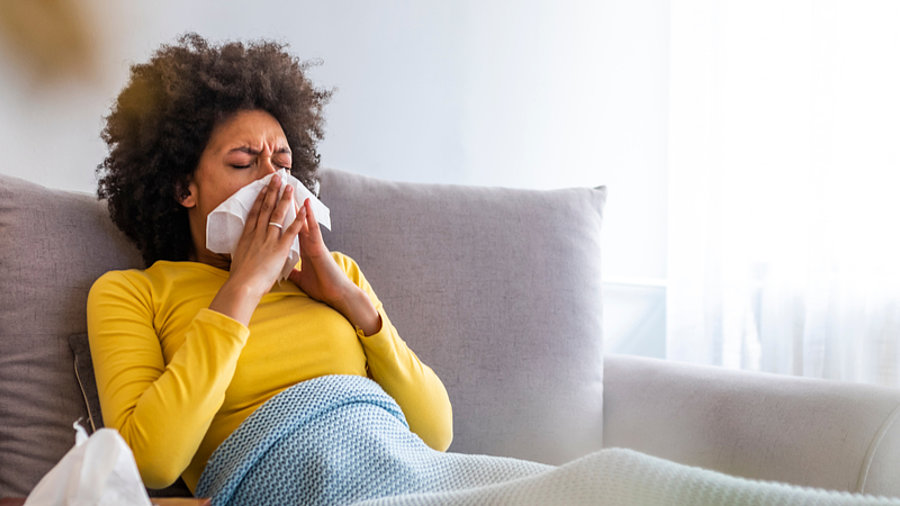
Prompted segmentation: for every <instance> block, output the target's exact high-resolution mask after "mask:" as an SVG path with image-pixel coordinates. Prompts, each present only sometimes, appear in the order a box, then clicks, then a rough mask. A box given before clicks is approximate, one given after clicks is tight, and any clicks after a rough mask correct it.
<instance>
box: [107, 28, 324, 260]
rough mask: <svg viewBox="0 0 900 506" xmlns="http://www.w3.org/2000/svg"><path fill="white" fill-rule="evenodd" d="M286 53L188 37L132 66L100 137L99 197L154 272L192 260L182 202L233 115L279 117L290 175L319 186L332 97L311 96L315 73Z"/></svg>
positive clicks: (263, 45) (269, 45)
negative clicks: (218, 131)
mask: <svg viewBox="0 0 900 506" xmlns="http://www.w3.org/2000/svg"><path fill="white" fill-rule="evenodd" d="M284 47H285V45H284V44H278V43H274V42H267V41H259V42H254V43H248V44H243V43H240V42H232V43H227V44H224V45H221V46H213V45H210V44H209V43H208V42H207V41H206V40H204V39H203V38H202V37H200V36H199V35H196V34H193V33H190V34H186V35H183V36H181V37H180V38H179V39H178V43H177V44H174V45H164V46H162V47H161V48H160V49H159V50H157V51H156V53H154V55H153V56H152V58H151V59H150V61H149V62H148V63H145V64H139V65H134V66H132V67H131V80H130V81H129V83H128V85H127V86H126V87H125V89H123V90H122V92H121V93H120V94H119V97H118V99H117V100H116V102H115V103H114V104H113V106H112V109H111V112H110V114H109V116H107V117H106V127H105V128H104V129H103V132H102V134H101V137H102V138H103V140H104V141H106V143H107V144H108V145H109V155H108V156H107V157H106V159H105V160H103V163H101V164H100V165H99V166H98V167H97V174H98V176H99V185H98V189H97V195H98V197H99V198H101V199H103V198H105V199H107V203H108V206H109V213H110V216H111V217H112V220H113V222H114V223H115V224H116V226H118V227H119V229H121V230H122V231H123V232H125V234H126V235H127V236H128V237H129V238H130V239H131V240H132V241H133V242H134V243H135V244H136V245H137V247H138V249H139V250H140V251H141V254H142V255H143V257H144V262H145V263H146V265H147V266H148V267H149V266H150V265H151V264H153V262H155V261H157V260H176V261H177V260H187V259H188V258H189V257H190V254H191V249H192V248H193V245H192V242H191V234H190V228H189V225H188V215H187V209H185V208H184V207H183V206H181V204H180V202H181V200H182V199H183V198H184V197H186V196H187V193H186V191H187V187H188V183H189V182H190V179H191V176H192V175H193V173H194V170H195V169H196V168H197V164H198V163H199V160H200V155H201V153H202V152H203V150H204V148H205V147H206V144H207V142H208V141H209V137H210V135H211V133H212V130H213V127H214V126H216V125H217V124H218V123H219V122H221V121H222V120H224V119H227V118H228V117H229V116H231V115H232V114H234V113H235V112H238V111H242V110H251V109H261V110H264V111H267V112H268V113H269V114H271V115H272V116H274V117H275V119H277V120H278V122H279V123H281V127H282V129H283V130H284V134H285V136H286V137H287V141H288V144H289V145H290V148H291V151H292V153H293V166H292V168H291V173H292V174H293V175H294V177H296V178H297V179H299V180H300V181H302V182H303V183H304V184H305V185H306V186H307V187H308V188H310V189H312V188H313V187H314V186H315V184H316V181H317V175H316V170H317V169H318V166H319V155H318V153H317V152H316V142H317V141H319V140H321V138H322V123H323V119H322V108H323V106H324V105H325V103H326V102H327V101H328V99H329V97H330V95H331V93H330V92H329V91H323V90H320V89H316V88H314V87H313V86H312V84H311V83H310V81H309V80H308V79H307V78H306V76H305V75H304V71H305V70H306V69H307V68H309V64H307V63H301V62H299V61H298V60H297V59H296V58H294V57H292V56H290V55H289V54H288V53H287V52H285V50H284Z"/></svg>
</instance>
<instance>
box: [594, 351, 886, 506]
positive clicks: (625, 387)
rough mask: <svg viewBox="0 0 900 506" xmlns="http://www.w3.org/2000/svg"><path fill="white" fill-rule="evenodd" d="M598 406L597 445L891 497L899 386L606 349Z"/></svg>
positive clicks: (745, 474) (747, 474)
mask: <svg viewBox="0 0 900 506" xmlns="http://www.w3.org/2000/svg"><path fill="white" fill-rule="evenodd" d="M603 408H604V409H603V413H604V425H603V427H604V429H603V444H604V446H605V447H623V448H632V449H635V450H638V451H641V452H644V453H648V454H651V455H656V456H659V457H663V458H667V459H670V460H673V461H676V462H680V463H683V464H688V465H694V466H700V467H704V468H708V469H713V470H717V471H721V472H725V473H728V474H731V475H736V476H743V477H747V478H753V479H762V480H775V481H781V482H786V483H793V484H797V485H803V486H811V487H819V488H826V489H834V490H846V491H850V492H863V493H868V494H874V495H885V496H900V390H895V389H889V388H882V387H875V386H869V385H859V384H852V383H841V382H833V381H824V380H817V379H809V378H798V377H793V376H782V375H775V374H763V373H752V372H746V371H733V370H727V369H724V368H717V367H705V366H696V365H688V364H679V363H674V362H668V361H663V360H656V359H648V358H639V357H630V356H623V355H610V356H607V357H606V360H605V374H604V403H603Z"/></svg>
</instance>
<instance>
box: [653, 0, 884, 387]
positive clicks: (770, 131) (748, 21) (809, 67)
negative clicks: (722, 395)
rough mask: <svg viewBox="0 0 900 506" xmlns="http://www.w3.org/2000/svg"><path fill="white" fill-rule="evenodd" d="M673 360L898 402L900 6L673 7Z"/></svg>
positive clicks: (792, 1)
mask: <svg viewBox="0 0 900 506" xmlns="http://www.w3.org/2000/svg"><path fill="white" fill-rule="evenodd" d="M671 18H672V25H671V48H672V53H671V67H670V89H671V95H670V118H669V122H670V125H669V126H670V129H669V132H670V141H669V160H668V165H669V181H668V184H669V188H670V194H669V238H668V250H669V254H668V259H669V260H668V266H667V268H668V272H667V275H668V279H669V287H668V291H667V336H666V340H667V344H666V346H667V350H666V353H667V356H668V357H669V358H671V359H674V360H685V361H691V362H699V363H706V364H714V365H724V366H727V367H734V368H744V369H753V370H763V371H770V372H778V373H787V374H797V375H805V376H814V377H824V378H832V379H841V380H849V381H859V382H867V383H878V384H884V385H890V386H900V2H897V1H895V0H879V1H873V0H763V1H755V2H748V1H746V0H675V1H673V2H671Z"/></svg>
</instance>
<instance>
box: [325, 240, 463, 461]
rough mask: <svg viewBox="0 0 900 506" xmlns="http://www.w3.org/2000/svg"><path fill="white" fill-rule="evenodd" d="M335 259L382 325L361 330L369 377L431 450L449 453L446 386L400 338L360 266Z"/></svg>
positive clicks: (450, 432) (449, 413)
mask: <svg viewBox="0 0 900 506" xmlns="http://www.w3.org/2000/svg"><path fill="white" fill-rule="evenodd" d="M333 257H334V260H335V263H337V264H338V265H339V266H340V267H341V270H342V271H344V272H345V274H346V276H347V278H348V279H350V281H351V282H352V283H353V285H354V286H356V287H358V288H359V289H360V291H361V292H362V293H364V294H365V295H366V296H367V297H368V299H369V303H370V304H371V305H372V306H373V307H374V308H375V310H376V312H377V314H378V315H379V319H380V321H381V327H380V329H379V330H378V331H376V332H374V333H371V334H369V333H366V332H364V330H363V329H361V328H360V327H359V326H357V335H358V336H359V340H360V342H361V343H362V346H363V350H364V351H365V353H366V362H367V365H368V368H369V375H370V376H371V377H372V379H374V380H375V381H377V382H378V384H379V385H381V387H382V388H384V390H385V391H386V392H387V393H388V394H390V395H391V397H393V398H394V400H396V401H397V404H399V405H400V408H401V409H403V414H404V415H405V416H406V420H407V422H409V427H410V429H411V430H412V431H413V432H415V433H416V434H418V435H419V437H421V438H422V440H423V441H425V443H426V444H428V446H431V447H432V448H434V449H436V450H440V451H445V450H446V449H447V448H449V446H450V442H451V441H452V440H453V411H452V408H451V406H450V398H449V396H448V395H447V390H446V389H445V388H444V384H443V383H442V382H441V380H440V378H438V376H437V374H435V372H434V371H433V370H432V369H431V368H430V367H428V366H427V365H425V364H424V363H422V361H421V360H419V357H418V356H416V354H415V353H414V352H413V351H412V350H411V349H409V347H408V346H407V345H406V343H405V342H404V341H403V339H401V338H400V335H399V334H398V333H397V329H396V328H394V326H393V324H391V321H390V319H389V318H388V316H387V314H386V313H385V311H384V307H383V306H382V304H381V301H380V300H378V297H377V296H376V295H375V292H374V291H373V290H372V287H371V285H369V282H368V281H367V280H366V278H365V276H364V275H363V273H362V271H361V270H360V269H359V266H358V265H357V264H356V262H354V261H353V260H352V259H350V258H349V257H347V256H346V255H342V254H340V253H334V254H333Z"/></svg>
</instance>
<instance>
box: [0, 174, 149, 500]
mask: <svg viewBox="0 0 900 506" xmlns="http://www.w3.org/2000/svg"><path fill="white" fill-rule="evenodd" d="M139 265H140V255H139V254H138V253H137V251H136V250H135V249H133V248H132V247H131V246H130V244H128V243H127V242H126V240H125V239H124V237H123V236H122V235H121V234H120V233H119V232H118V231H117V230H116V229H115V228H114V226H113V225H112V223H111V222H110V220H109V218H108V217H107V212H106V209H105V206H104V205H103V204H101V203H99V202H97V199H96V198H95V197H93V196H91V195H87V194H83V193H72V192H65V191H55V190H48V189H46V188H44V187H41V186H38V185H35V184H32V183H27V182H25V181H22V180H20V179H16V178H12V177H8V176H0V286H2V287H3V289H2V290H0V496H7V495H25V494H26V493H27V492H28V491H29V490H30V489H31V488H32V487H33V486H34V485H35V484H36V483H37V481H38V480H39V479H40V478H41V476H43V475H44V473H46V472H47V471H49V470H50V468H51V467H53V465H54V464H56V462H57V461H58V460H59V459H60V458H61V457H62V456H63V455H64V454H65V453H66V452H67V451H68V450H69V448H71V447H72V445H73V444H74V442H75V433H74V431H73V430H72V422H74V421H75V420H77V419H79V418H82V417H84V418H85V419H86V418H87V417H86V415H87V413H86V412H85V408H84V401H83V399H82V396H81V393H80V392H79V389H78V384H77V383H76V381H75V374H74V371H73V363H72V353H71V352H70V350H69V345H68V342H67V338H68V336H69V335H71V334H73V333H76V332H84V331H85V330H86V322H85V299H86V297H87V292H88V289H89V288H90V286H91V284H92V283H93V282H94V280H95V279H96V278H97V277H98V276H99V275H100V274H102V273H103V272H105V271H107V270H109V269H115V268H125V267H133V266H139Z"/></svg>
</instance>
